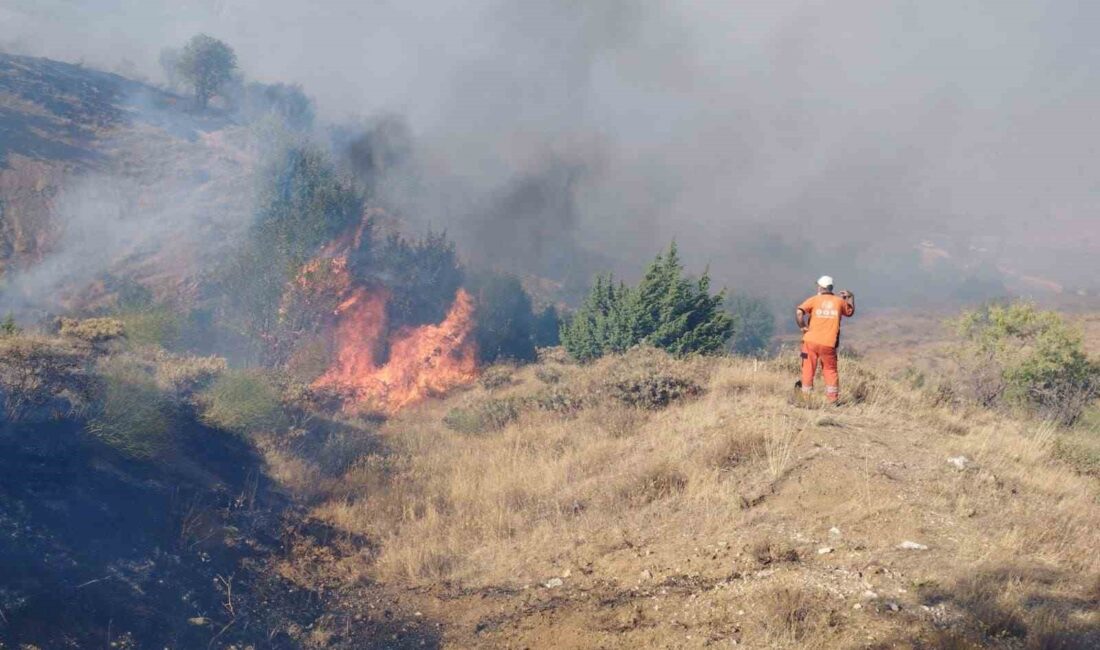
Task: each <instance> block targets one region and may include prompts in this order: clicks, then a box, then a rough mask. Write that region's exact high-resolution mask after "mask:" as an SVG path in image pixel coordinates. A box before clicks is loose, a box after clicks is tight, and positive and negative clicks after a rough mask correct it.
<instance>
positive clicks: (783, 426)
mask: <svg viewBox="0 0 1100 650" xmlns="http://www.w3.org/2000/svg"><path fill="white" fill-rule="evenodd" d="M842 373H843V374H842V376H843V377H844V379H843V381H844V382H845V389H844V390H845V393H846V399H845V401H844V404H843V405H842V406H841V407H840V408H836V409H829V408H824V407H823V406H822V405H816V406H811V407H809V408H807V407H802V406H799V405H796V404H794V403H793V402H792V395H791V391H790V381H791V380H790V377H791V376H793V368H791V367H789V364H785V363H783V362H782V361H778V362H771V363H761V362H754V361H747V360H736V359H718V360H713V361H700V362H691V363H684V362H673V361H669V360H666V359H664V358H663V357H661V356H660V355H656V354H655V353H654V354H650V355H646V354H634V353H632V354H631V355H628V356H627V357H625V358H622V359H612V360H606V361H603V362H601V363H600V364H598V365H597V366H595V367H592V368H580V367H576V366H570V365H561V364H558V363H556V362H553V361H544V362H543V363H541V364H539V365H537V366H533V367H527V368H523V369H520V370H517V371H514V372H512V371H507V370H499V369H498V370H497V371H490V372H487V373H486V375H485V377H486V378H489V377H492V378H493V379H489V380H488V381H483V384H488V385H491V386H494V387H493V388H486V387H485V385H483V386H481V387H478V388H476V389H474V390H472V391H469V392H467V393H465V394H461V395H457V396H454V397H452V398H449V399H448V400H445V401H441V402H437V403H431V404H428V405H425V406H424V407H423V408H420V409H417V410H415V411H410V412H406V413H402V414H400V415H398V416H397V417H395V418H394V419H392V420H390V421H388V422H386V423H384V424H383V425H382V426H381V428H380V429H379V431H378V435H379V437H380V440H381V443H382V444H383V445H384V447H383V449H384V451H380V452H377V453H375V454H372V455H370V456H368V457H366V458H363V459H360V461H358V462H357V463H356V464H354V465H353V467H352V469H351V470H350V471H348V472H347V473H346V474H345V475H344V476H343V477H341V478H340V479H338V480H335V481H333V480H327V481H326V480H319V479H318V477H317V476H316V475H314V474H311V473H309V472H308V471H307V469H306V468H305V467H304V466H303V465H301V464H299V463H295V462H290V461H289V460H288V459H287V458H285V457H283V456H281V455H279V454H277V453H276V454H275V455H273V456H270V457H269V458H270V459H271V460H272V462H273V464H272V468H273V472H274V476H275V477H276V479H277V480H279V481H281V482H283V483H284V484H286V485H288V486H290V487H291V488H292V489H293V490H295V491H296V493H297V494H299V496H301V497H302V498H305V499H307V500H308V501H309V502H312V503H315V504H316V505H314V506H313V509H312V511H311V516H313V517H315V518H317V519H319V520H321V521H324V522H325V523H326V524H328V525H331V526H333V527H334V528H336V529H337V530H342V531H345V532H346V533H347V534H349V535H355V536H362V537H363V538H365V539H369V540H371V543H370V544H369V545H367V546H363V547H361V548H360V549H359V550H358V551H357V552H354V553H347V554H345V555H344V556H342V557H339V558H336V559H334V560H332V561H331V562H330V563H329V564H328V565H327V567H326V568H325V569H324V570H325V572H326V574H327V575H331V576H340V577H341V578H342V579H344V580H348V579H351V580H369V581H373V580H377V581H379V582H380V583H381V584H383V585H387V586H388V587H389V589H390V596H389V597H390V598H392V599H393V600H392V602H391V603H389V604H386V603H385V602H384V601H383V602H379V603H367V604H366V607H367V608H368V609H369V608H375V607H385V608H387V609H388V610H393V611H394V612H403V613H405V614H406V615H412V616H415V617H420V616H423V617H425V618H426V619H428V620H433V621H436V622H438V624H439V625H440V626H441V631H442V641H443V645H444V646H447V647H532V648H536V647H559V648H560V647H571V648H586V647H608V648H612V647H623V648H626V647H707V646H723V645H730V644H731V643H737V644H744V645H745V646H746V647H815V648H849V647H861V648H964V647H1002V648H1017V647H1028V648H1082V649H1083V648H1093V647H1096V645H1097V643H1100V609H1098V599H1100V592H1098V589H1100V564H1098V560H1097V556H1096V554H1095V553H1094V552H1093V551H1092V549H1096V548H1098V547H1100V506H1098V501H1097V495H1098V493H1097V489H1098V487H1100V486H1098V484H1097V474H1096V471H1097V469H1096V467H1097V466H1096V465H1095V460H1093V461H1091V462H1092V464H1091V465H1081V464H1076V465H1075V464H1072V463H1069V462H1067V460H1066V458H1065V456H1064V454H1061V453H1060V450H1061V449H1062V447H1061V446H1060V437H1061V435H1062V434H1060V433H1058V432H1055V430H1054V429H1052V428H1050V427H1049V426H1045V425H1041V424H1037V423H1034V422H1023V421H1014V420H1011V419H1006V418H1004V417H1002V416H998V415H995V414H993V413H990V412H986V411H981V410H975V409H972V408H968V407H964V406H949V405H935V404H934V399H933V398H932V396H931V395H928V394H922V393H920V392H915V391H912V390H908V389H905V388H902V387H900V386H898V385H896V384H894V383H892V382H890V381H888V380H885V379H881V378H879V377H877V376H876V375H875V374H874V373H872V372H871V371H870V370H868V369H866V368H864V367H862V366H860V365H859V364H858V363H856V362H853V361H850V360H849V361H847V362H845V363H844V365H843V367H842ZM505 377H508V378H507V379H505ZM497 384H499V385H497ZM667 391H671V392H667ZM697 391H699V394H698V395H694V396H692V395H691V394H692V393H696V392H697ZM677 394H680V395H681V397H680V398H678V399H673V403H671V404H670V405H668V406H667V408H660V406H661V402H662V401H663V399H665V398H667V397H670V396H671V397H673V398H675V396H676V395H677ZM647 407H648V408H647ZM456 429H457V430H456ZM1094 435H1095V432H1094ZM318 570H319V569H318ZM331 632H332V633H333V634H334V635H337V636H338V635H339V631H338V630H332V631H331Z"/></svg>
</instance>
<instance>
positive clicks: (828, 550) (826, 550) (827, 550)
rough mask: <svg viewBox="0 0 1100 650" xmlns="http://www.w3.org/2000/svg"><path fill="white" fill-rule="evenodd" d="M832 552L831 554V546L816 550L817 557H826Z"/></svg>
mask: <svg viewBox="0 0 1100 650" xmlns="http://www.w3.org/2000/svg"><path fill="white" fill-rule="evenodd" d="M832 552H833V548H832V547H831V546H822V547H821V548H819V549H817V554H818V555H828V554H829V553H832Z"/></svg>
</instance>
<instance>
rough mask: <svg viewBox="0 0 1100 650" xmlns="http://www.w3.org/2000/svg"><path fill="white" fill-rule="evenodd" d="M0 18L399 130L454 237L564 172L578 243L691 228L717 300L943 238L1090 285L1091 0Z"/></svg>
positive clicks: (61, 11)
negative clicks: (520, 192) (208, 39)
mask: <svg viewBox="0 0 1100 650" xmlns="http://www.w3.org/2000/svg"><path fill="white" fill-rule="evenodd" d="M0 24H2V25H3V30H2V32H0V45H2V46H4V47H5V48H7V49H9V50H12V51H21V52H26V53H30V54H36V55H42V56H49V57H52V58H59V59H66V60H79V59H83V60H85V61H86V62H87V63H88V64H90V65H96V66H101V67H106V68H108V69H134V70H136V71H137V72H139V73H142V74H145V75H147V76H148V77H149V78H150V79H153V80H156V79H157V78H158V77H159V71H158V70H157V64H156V60H157V54H158V52H159V51H160V49H161V48H162V47H164V46H166V45H173V46H178V45H180V44H182V43H183V42H184V41H186V39H187V38H188V37H190V36H191V35H193V34H194V33H196V32H206V33H209V34H211V35H214V36H217V37H219V38H222V39H224V40H225V41H227V42H228V43H230V44H231V45H232V46H233V47H234V48H235V49H236V50H237V52H238V54H239V58H240V63H241V67H242V69H243V70H244V72H245V73H246V74H247V75H248V76H249V77H251V78H255V79H259V80H262V81H283V82H297V83H300V84H301V85H302V86H303V87H304V88H305V89H306V91H307V92H308V93H309V94H311V95H312V96H313V97H315V99H316V100H317V104H318V112H319V114H320V115H321V116H322V117H323V118H324V119H326V120H329V121H343V120H347V119H349V118H363V117H369V116H371V115H376V114H378V113H392V114H398V115H401V116H403V117H404V118H405V119H406V120H407V121H408V123H409V125H410V127H411V129H412V132H413V133H414V134H415V137H416V139H417V143H418V145H417V146H418V151H419V161H418V164H419V165H421V166H422V169H423V170H426V171H425V173H426V174H427V176H428V177H429V178H430V179H434V180H432V181H431V182H429V183H427V185H425V186H420V187H418V190H417V192H418V195H417V196H415V197H408V198H409V200H410V207H415V210H416V211H417V212H418V215H419V217H420V218H422V219H424V220H425V221H429V222H432V223H435V224H437V225H439V224H446V225H449V226H451V227H452V228H458V229H461V228H462V226H463V223H464V222H463V219H468V218H469V217H468V214H469V213H470V212H471V210H476V209H478V206H485V205H487V204H488V203H491V202H492V201H493V200H494V197H499V196H501V195H502V194H507V192H508V188H509V187H510V186H513V185H514V184H515V183H516V182H517V181H518V179H522V178H525V177H530V176H532V175H533V176H535V177H539V175H540V174H543V173H544V171H545V170H546V169H547V168H548V166H549V167H553V165H554V164H558V163H565V164H568V165H573V166H575V168H576V169H578V170H580V171H579V172H578V175H577V176H576V177H575V178H574V177H572V176H571V177H570V178H572V179H573V180H571V181H570V182H569V184H568V187H567V189H566V190H565V191H567V192H568V193H569V194H570V197H569V199H570V204H571V206H572V209H573V210H574V212H575V214H573V215H572V216H571V217H570V222H569V224H566V225H567V227H571V228H573V229H574V234H575V238H576V240H577V241H579V242H581V243H582V245H584V246H586V247H590V248H593V249H596V250H600V251H608V252H610V253H611V254H612V255H613V256H617V257H619V258H620V259H624V260H625V259H631V258H634V259H637V258H640V257H641V256H643V255H644V256H649V255H651V254H652V253H653V252H654V251H655V249H656V247H658V246H660V245H661V244H662V243H664V242H667V241H668V239H670V238H672V237H673V236H675V237H676V238H677V239H678V241H679V242H680V244H681V246H682V248H683V249H685V251H686V252H687V253H688V254H689V256H690V257H689V259H692V260H693V261H695V262H696V263H695V264H693V266H696V267H701V266H702V265H703V263H707V262H709V264H710V265H711V268H712V270H713V272H714V273H715V275H716V276H717V279H718V280H719V281H720V282H728V283H732V284H735V285H736V284H739V283H760V284H764V285H767V284H768V282H770V281H771V280H774V279H775V278H776V277H786V276H785V274H790V276H791V278H792V280H791V282H793V278H795V277H801V276H802V275H812V276H815V277H816V275H818V274H819V273H825V272H830V273H832V274H834V275H838V276H840V275H841V273H842V272H849V273H855V271H856V270H857V269H862V270H863V272H865V273H872V272H874V270H875V269H879V268H881V267H882V265H883V264H886V265H889V264H890V260H892V259H895V257H894V256H895V255H896V253H897V252H898V251H903V250H910V249H911V247H912V246H913V245H914V244H916V243H917V242H919V241H920V240H921V239H924V238H926V237H930V236H948V237H955V238H956V239H957V240H958V241H960V242H962V241H968V240H970V239H972V238H974V237H980V238H981V240H980V243H981V244H982V245H983V246H987V247H990V248H991V250H993V251H994V252H995V254H996V255H998V256H999V258H998V261H1000V262H1002V263H1005V264H1008V265H1010V266H1012V267H1013V268H1019V269H1024V270H1029V271H1033V272H1038V273H1043V274H1047V275H1052V276H1055V277H1057V278H1058V279H1060V280H1063V281H1068V282H1070V283H1071V284H1078V285H1095V284H1096V280H1095V279H1094V278H1092V277H1088V276H1086V271H1088V272H1090V273H1091V274H1092V275H1094V274H1095V273H1094V272H1095V270H1096V268H1097V266H1096V264H1095V263H1094V260H1095V258H1096V255H1097V254H1100V216H1098V215H1100V180H1098V179H1100V175H1098V174H1097V172H1096V169H1095V164H1096V162H1095V161H1096V160H1097V159H1098V153H1100V129H1097V128H1096V126H1095V122H1096V120H1097V116H1098V115H1100V110H1098V109H1100V66H1098V65H1097V63H1098V62H1100V39H1097V38H1096V37H1095V25H1097V24H1100V3H1096V2H1088V1H1079V2H1078V1H1072V0H1065V1H1061V2H1054V1H1049V2H1039V1H1025V0H987V1H985V2H979V1H975V2H959V1H958V0H950V1H941V0H919V1H918V0H914V1H897V2H883V1H882V0H830V1H828V2H826V1H819V2H810V1H796V0H760V1H752V2H750V1H736V0H722V1H717V0H714V1H711V0H665V1H664V2H651V1H646V0H638V1H633V2H631V1H627V0H603V1H584V0H558V1H552V0H524V1H521V0H514V1H512V2H505V1H502V0H468V1H465V2H447V1H443V0H435V1H426V2H416V1H413V0H392V1H369V0H366V1H350V0H349V1H344V2H338V1H334V0H312V1H310V2H302V1H297V2H287V1H285V0H206V1H196V2H155V1H153V0H89V1H78V0H74V1H62V0H33V1H32V0H26V1H22V0H0ZM124 61H128V62H129V63H124ZM835 269H841V270H835ZM843 279H845V280H847V278H843ZM807 282H812V278H810V279H809V280H808V281H807ZM845 284H851V285H853V286H856V285H858V284H859V278H853V279H852V281H851V282H845ZM769 286H770V285H769Z"/></svg>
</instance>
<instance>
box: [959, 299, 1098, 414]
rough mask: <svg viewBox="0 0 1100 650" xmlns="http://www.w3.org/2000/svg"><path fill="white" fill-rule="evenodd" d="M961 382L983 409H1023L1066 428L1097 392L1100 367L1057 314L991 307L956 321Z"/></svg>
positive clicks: (1024, 306) (1019, 304)
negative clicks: (961, 374)
mask: <svg viewBox="0 0 1100 650" xmlns="http://www.w3.org/2000/svg"><path fill="white" fill-rule="evenodd" d="M955 325H956V328H957V331H958V333H959V335H960V336H961V337H962V339H963V344H962V345H961V346H960V348H959V350H958V356H959V361H960V367H961V368H962V371H963V377H964V381H965V383H966V385H967V388H968V390H969V392H970V395H971V397H973V398H974V399H975V400H977V401H978V402H980V403H982V404H984V405H986V406H994V405H998V404H1006V405H1016V406H1023V407H1026V408H1028V409H1030V410H1032V411H1034V412H1035V413H1037V414H1039V415H1040V416H1041V417H1044V418H1048V419H1052V420H1056V421H1058V422H1061V423H1063V424H1066V425H1071V424H1073V423H1074V422H1076V421H1077V420H1078V419H1079V418H1080V417H1081V415H1082V414H1083V413H1084V412H1085V411H1086V409H1087V408H1088V407H1089V405H1090V404H1092V403H1093V402H1094V401H1095V400H1096V397H1097V395H1098V394H1100V364H1097V363H1096V362H1093V361H1090V360H1089V358H1088V356H1087V355H1086V354H1085V351H1084V345H1083V342H1082V339H1081V335H1080V333H1079V332H1077V331H1075V330H1074V329H1073V328H1071V327H1070V326H1069V325H1068V324H1067V323H1066V322H1065V321H1064V320H1063V319H1062V317H1061V316H1060V315H1058V314H1057V313H1056V312H1053V311H1043V310H1040V309H1038V308H1036V307H1035V306H1034V305H1032V304H1029V303H1025V302H1015V303H1012V304H1007V305H1005V304H990V305H986V306H985V307H982V308H980V309H977V310H973V311H967V312H964V313H963V315H962V316H961V317H960V318H959V319H958V320H957V321H956V322H955Z"/></svg>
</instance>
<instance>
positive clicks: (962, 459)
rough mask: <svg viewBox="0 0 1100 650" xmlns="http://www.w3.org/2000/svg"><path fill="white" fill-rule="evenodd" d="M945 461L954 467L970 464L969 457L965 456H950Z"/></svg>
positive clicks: (964, 467)
mask: <svg viewBox="0 0 1100 650" xmlns="http://www.w3.org/2000/svg"><path fill="white" fill-rule="evenodd" d="M947 462H948V463H950V464H952V465H954V466H955V469H966V466H967V465H969V464H970V459H969V458H967V457H966V456H952V457H950V458H948V459H947Z"/></svg>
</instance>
